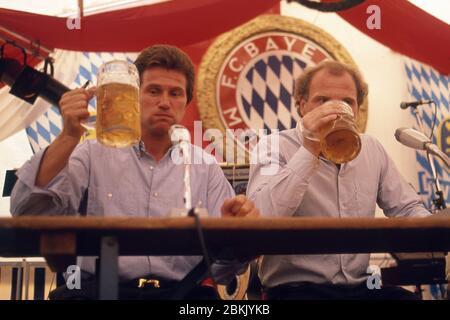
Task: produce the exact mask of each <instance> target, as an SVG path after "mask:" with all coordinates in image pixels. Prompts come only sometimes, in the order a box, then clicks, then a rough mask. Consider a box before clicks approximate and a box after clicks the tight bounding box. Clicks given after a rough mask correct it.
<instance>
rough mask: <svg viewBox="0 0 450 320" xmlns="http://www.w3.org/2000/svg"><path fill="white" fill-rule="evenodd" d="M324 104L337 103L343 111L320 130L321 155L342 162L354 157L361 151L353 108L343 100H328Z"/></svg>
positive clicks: (332, 160) (335, 161)
mask: <svg viewBox="0 0 450 320" xmlns="http://www.w3.org/2000/svg"><path fill="white" fill-rule="evenodd" d="M325 104H330V105H332V104H337V105H339V106H340V107H341V108H342V110H343V113H342V114H340V115H338V117H337V119H336V120H334V121H331V122H329V123H327V124H326V125H325V126H324V127H323V128H321V130H320V149H321V152H322V155H323V156H324V157H325V158H327V159H328V160H330V161H331V162H334V163H337V164H342V163H345V162H349V161H351V160H353V159H355V158H356V157H357V156H358V154H359V152H360V151H361V138H360V136H359V134H358V127H357V125H356V122H355V120H356V119H355V117H354V114H353V110H352V108H351V107H350V105H348V104H347V103H345V102H344V101H340V100H330V101H327V102H326V103H325Z"/></svg>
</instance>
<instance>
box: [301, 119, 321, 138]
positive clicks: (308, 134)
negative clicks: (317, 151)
mask: <svg viewBox="0 0 450 320" xmlns="http://www.w3.org/2000/svg"><path fill="white" fill-rule="evenodd" d="M297 126H298V130H299V132H300V133H301V134H302V136H303V138H305V139H308V140H310V141H316V142H320V138H319V137H317V136H316V135H315V134H314V133H312V132H311V131H309V130H308V129H306V128H305V127H304V126H303V119H302V118H300V120H299V121H298V124H297Z"/></svg>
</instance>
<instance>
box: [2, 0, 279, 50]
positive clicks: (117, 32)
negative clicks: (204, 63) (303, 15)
mask: <svg viewBox="0 0 450 320" xmlns="http://www.w3.org/2000/svg"><path fill="white" fill-rule="evenodd" d="M278 2H279V0H259V1H242V0H196V1H191V0H175V1H169V2H162V3H157V4H153V5H146V6H140V7H135V8H128V9H123V10H117V11H110V12H106V13H100V14H95V15H90V16H86V17H83V18H82V19H81V28H80V29H76V28H75V29H72V30H71V29H69V28H68V26H67V20H68V19H67V18H61V17H51V16H45V15H38V14H33V13H26V12H21V11H14V10H6V9H0V26H2V27H4V28H7V29H9V30H12V31H14V32H16V33H19V34H20V35H22V36H24V37H26V38H28V39H31V40H39V41H40V43H41V44H42V45H45V46H46V47H49V48H60V49H66V50H76V51H109V52H135V51H140V50H141V49H143V48H145V47H146V46H148V45H150V44H154V43H166V42H167V41H168V40H170V43H171V44H173V45H176V46H186V45H189V44H194V43H197V42H200V41H203V40H206V39H210V38H213V37H215V36H217V35H219V34H221V33H223V32H226V31H228V30H230V29H232V28H234V27H236V26H238V25H240V24H242V23H244V22H246V21H248V20H250V19H252V18H253V17H255V16H257V15H258V14H261V13H263V12H265V11H267V10H268V9H270V8H272V7H273V6H274V5H275V4H277V3H278Z"/></svg>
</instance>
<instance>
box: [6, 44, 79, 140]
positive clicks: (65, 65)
mask: <svg viewBox="0 0 450 320" xmlns="http://www.w3.org/2000/svg"><path fill="white" fill-rule="evenodd" d="M79 56H80V55H79V53H77V52H71V51H64V50H56V51H55V54H54V56H53V57H54V58H55V65H54V67H55V75H54V77H55V79H58V80H59V81H60V82H61V83H63V84H66V85H67V84H70V83H72V82H73V81H74V79H75V76H76V74H77V71H78V66H79ZM42 66H43V63H41V64H40V65H38V66H37V69H40V68H42ZM10 90H11V88H10V87H9V86H4V87H3V88H2V89H0V101H2V103H1V104H0V114H1V115H2V116H1V118H0V141H2V140H4V139H6V138H7V137H9V136H11V135H12V134H14V133H16V132H18V131H20V130H23V129H25V128H26V127H28V126H29V125H30V124H31V123H33V122H34V121H36V120H37V119H38V118H39V117H40V116H41V115H42V114H43V113H44V112H45V111H46V110H48V109H49V108H50V107H51V105H50V103H48V102H47V101H45V100H43V99H41V98H38V99H37V100H36V102H35V103H34V105H30V104H29V103H27V102H25V101H23V100H21V99H19V98H17V97H15V96H13V95H12V94H10V93H9V91H10Z"/></svg>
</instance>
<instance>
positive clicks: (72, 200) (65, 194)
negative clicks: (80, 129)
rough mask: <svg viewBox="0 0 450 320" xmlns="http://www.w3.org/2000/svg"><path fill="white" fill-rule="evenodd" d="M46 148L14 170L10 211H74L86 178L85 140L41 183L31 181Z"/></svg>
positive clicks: (87, 161)
mask: <svg viewBox="0 0 450 320" xmlns="http://www.w3.org/2000/svg"><path fill="white" fill-rule="evenodd" d="M46 150H47V149H45V150H41V151H39V152H38V153H36V154H35V155H34V156H33V157H32V158H31V159H30V160H28V161H27V162H26V163H25V164H24V165H23V166H22V167H21V168H20V169H19V170H18V171H17V173H16V175H17V182H16V184H15V186H14V189H13V191H12V194H11V214H12V215H13V216H20V215H75V214H77V213H78V211H79V210H78V209H79V205H80V200H81V198H82V196H83V195H84V191H85V190H86V188H87V185H88V181H89V144H88V143H84V144H82V145H79V146H77V148H76V149H75V150H74V152H73V153H72V155H71V157H70V159H69V162H68V164H67V165H66V167H64V169H63V170H61V172H59V173H58V174H57V175H56V176H55V177H54V178H53V179H52V180H51V181H50V182H49V183H48V184H47V185H46V186H45V187H38V186H36V185H35V181H36V177H37V174H38V172H39V167H40V164H41V161H42V159H43V157H44V155H45V152H46Z"/></svg>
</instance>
